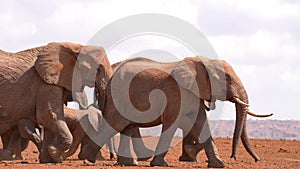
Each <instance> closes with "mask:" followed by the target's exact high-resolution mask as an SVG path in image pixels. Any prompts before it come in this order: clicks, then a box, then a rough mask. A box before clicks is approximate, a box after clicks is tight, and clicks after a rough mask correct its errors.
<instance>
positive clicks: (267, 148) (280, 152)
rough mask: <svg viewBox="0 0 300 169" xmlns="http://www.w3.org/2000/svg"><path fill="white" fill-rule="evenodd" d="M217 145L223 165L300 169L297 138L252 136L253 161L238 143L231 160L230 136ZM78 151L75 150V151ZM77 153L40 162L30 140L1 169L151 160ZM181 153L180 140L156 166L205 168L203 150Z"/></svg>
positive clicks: (82, 167)
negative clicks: (189, 157) (87, 157)
mask: <svg viewBox="0 0 300 169" xmlns="http://www.w3.org/2000/svg"><path fill="white" fill-rule="evenodd" d="M215 142H216V145H217V147H218V150H219V154H220V156H221V158H222V159H223V160H224V161H225V163H226V168H247V169H248V168H249V169H250V168H251V169H253V168H257V169H262V168H272V169H276V168H280V169H282V168H288V169H296V168H300V141H294V140H263V139H251V140H250V142H251V144H252V145H253V148H254V149H255V151H256V153H257V154H258V155H259V156H260V158H261V161H260V162H258V163H255V162H254V160H253V159H252V158H251V157H250V155H248V153H247V152H246V150H245V149H244V148H243V147H242V145H240V147H239V149H238V152H237V158H238V159H237V160H236V161H235V160H233V159H230V158H229V156H230V154H231V142H232V139H230V138H217V139H215ZM77 153H78V152H77ZM77 153H76V154H75V155H73V156H72V157H70V158H69V159H68V160H67V161H64V162H63V163H61V164H39V163H38V160H37V159H38V153H37V149H36V148H35V147H34V145H33V144H31V143H30V145H29V147H28V149H26V150H25V151H24V152H23V153H22V155H23V157H24V158H25V159H24V160H22V161H1V162H0V168H6V169H8V168H24V169H34V168H39V169H40V168H41V169H46V168H51V169H71V168H78V169H90V168H92V169H96V168H97V169H102V168H109V169H118V168H123V169H127V168H128V169H129V168H135V169H137V168H145V169H146V168H147V169H149V168H150V166H149V164H150V160H151V159H150V160H148V161H146V162H139V165H138V166H137V167H120V166H115V163H116V161H112V160H104V161H97V162H96V163H95V164H86V163H84V161H80V160H77V159H76V157H77ZM102 154H103V155H104V157H105V158H106V159H108V152H106V151H103V150H102ZM180 155H181V143H178V144H177V145H176V146H174V147H172V148H171V149H170V151H169V153H168V155H167V157H166V160H167V162H168V163H169V165H170V166H171V167H159V168H160V169H164V168H207V163H206V162H205V161H206V156H205V154H204V152H203V151H202V152H200V153H199V155H198V162H197V163H190V162H179V161H178V157H179V156H180Z"/></svg>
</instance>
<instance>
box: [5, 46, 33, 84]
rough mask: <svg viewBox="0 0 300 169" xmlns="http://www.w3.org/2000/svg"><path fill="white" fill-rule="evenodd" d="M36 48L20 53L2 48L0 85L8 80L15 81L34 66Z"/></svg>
mask: <svg viewBox="0 0 300 169" xmlns="http://www.w3.org/2000/svg"><path fill="white" fill-rule="evenodd" d="M37 51H38V50H37V49H36V48H34V49H29V50H25V51H22V52H18V53H9V52H5V51H3V50H0V85H1V84H3V83H6V82H9V83H15V82H17V81H18V80H19V79H20V77H21V76H22V75H23V74H24V73H25V72H26V71H28V70H29V69H30V68H31V67H33V65H34V63H35V61H36V59H37V56H36V55H35V52H37Z"/></svg>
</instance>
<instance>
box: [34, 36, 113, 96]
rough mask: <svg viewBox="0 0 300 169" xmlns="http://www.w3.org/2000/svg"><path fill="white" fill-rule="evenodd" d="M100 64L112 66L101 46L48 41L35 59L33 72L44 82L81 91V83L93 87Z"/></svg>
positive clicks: (106, 67) (101, 65) (106, 68)
mask: <svg viewBox="0 0 300 169" xmlns="http://www.w3.org/2000/svg"><path fill="white" fill-rule="evenodd" d="M100 67H103V68H105V69H101V70H103V71H109V70H110V69H111V68H110V64H109V61H108V58H107V57H106V54H105V50H104V49H103V48H102V47H99V46H82V45H80V44H74V43H68V42H63V43H56V42H53V43H49V44H48V45H47V46H45V47H44V48H41V50H40V52H39V56H38V59H37V60H36V62H35V69H36V71H37V72H38V74H39V75H40V77H41V78H42V79H43V80H44V81H45V82H46V83H48V84H55V85H58V86H61V87H63V88H65V89H67V90H68V91H81V90H83V86H89V87H94V86H95V77H96V74H97V72H99V71H100ZM99 73H100V72H99ZM101 73H103V74H105V72H101ZM72 82H73V83H72Z"/></svg>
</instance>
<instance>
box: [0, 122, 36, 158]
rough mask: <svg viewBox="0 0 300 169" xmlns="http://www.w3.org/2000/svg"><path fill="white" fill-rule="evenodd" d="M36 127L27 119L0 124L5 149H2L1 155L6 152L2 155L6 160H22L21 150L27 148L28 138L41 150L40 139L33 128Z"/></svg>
mask: <svg viewBox="0 0 300 169" xmlns="http://www.w3.org/2000/svg"><path fill="white" fill-rule="evenodd" d="M37 127H38V126H37V125H36V124H35V123H34V122H32V121H30V120H27V119H21V120H19V121H18V122H16V123H15V122H14V123H5V124H1V125H0V128H1V139H2V144H3V149H4V150H6V151H4V150H3V151H2V155H3V154H4V153H6V154H7V155H3V156H5V159H6V160H13V159H14V160H22V159H23V157H22V155H21V152H22V151H24V150H25V149H26V148H27V146H28V143H29V140H31V141H32V142H33V143H34V144H35V145H36V147H37V149H38V150H39V151H40V150H41V147H42V140H41V138H40V136H39V135H38V133H37V132H36V130H35V129H36V128H37ZM8 152H9V153H8Z"/></svg>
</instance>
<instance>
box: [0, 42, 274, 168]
mask: <svg viewBox="0 0 300 169" xmlns="http://www.w3.org/2000/svg"><path fill="white" fill-rule="evenodd" d="M85 86H88V87H92V88H94V97H95V103H94V104H92V105H88V104H87V97H86V95H85V93H84V87H85ZM216 100H220V101H230V102H232V103H234V104H235V107H236V125H235V130H234V135H233V144H232V154H231V157H232V158H236V151H237V146H238V143H239V140H240V139H241V140H242V143H243V145H244V147H245V149H246V151H247V152H248V153H249V154H250V155H251V156H252V157H253V158H254V160H255V161H259V160H260V158H259V157H258V156H257V155H256V153H255V152H254V150H253V149H252V147H251V145H250V143H249V140H248V135H247V128H246V118H247V114H249V115H251V116H255V117H268V116H271V115H272V114H267V115H257V114H254V113H252V112H250V110H249V100H248V96H247V92H246V89H245V88H244V86H243V84H242V82H241V80H240V78H239V77H238V76H237V75H236V73H235V72H234V70H233V68H232V67H231V66H230V65H229V64H228V63H227V62H225V61H223V60H212V59H208V58H205V57H200V56H195V57H187V58H184V59H183V60H181V61H178V62H169V63H166V62H157V61H153V60H150V59H146V58H133V59H128V60H124V61H121V62H118V63H115V64H113V65H111V64H110V63H109V60H108V57H107V55H106V53H105V50H104V49H103V48H102V47H100V46H83V45H80V44H75V43H69V42H52V43H49V44H47V45H45V46H40V47H36V48H32V49H28V50H24V51H21V52H16V53H10V52H5V51H2V50H0V134H1V138H2V144H3V149H2V150H0V160H1V159H2V160H9V159H21V158H22V156H21V152H22V151H23V150H24V149H25V148H26V147H27V145H28V141H29V140H31V141H32V142H33V143H34V144H35V145H36V146H37V148H38V150H39V162H40V163H57V162H62V161H63V160H65V159H66V158H67V157H68V156H70V155H72V154H74V153H75V151H76V150H77V148H78V147H79V145H80V144H81V146H80V147H81V150H80V153H79V155H78V158H79V159H81V160H88V161H90V162H95V161H96V157H97V154H98V153H99V149H100V148H101V147H102V146H103V145H104V144H105V143H110V144H109V145H110V146H109V147H110V152H111V158H117V161H118V163H119V164H121V165H137V161H136V159H134V158H133V157H132V156H131V152H130V150H129V148H128V147H129V146H130V139H131V140H132V142H133V150H134V151H135V153H136V154H137V157H138V160H148V159H149V158H152V157H153V158H152V160H151V162H150V165H151V166H168V164H167V162H166V161H165V160H164V158H165V156H166V154H167V152H168V149H169V147H170V144H171V141H172V138H173V136H174V134H175V131H176V129H177V128H180V129H182V131H183V136H184V138H183V143H182V155H181V157H180V158H179V160H180V161H196V156H197V154H198V152H199V151H201V150H202V149H204V150H205V154H206V156H207V158H208V166H209V167H219V168H221V167H224V166H225V164H224V162H223V161H222V159H221V158H220V157H219V156H218V151H217V147H216V146H215V144H214V141H213V138H212V137H211V132H210V129H209V126H208V123H207V115H206V111H209V110H211V109H214V108H215V102H216ZM69 101H76V102H78V104H79V107H80V109H82V110H74V109H70V108H67V107H66V106H65V105H66V104H67V102H69ZM157 125H162V131H161V136H160V138H159V141H158V144H157V147H156V149H155V151H152V150H150V149H148V148H147V147H146V146H145V145H144V143H143V141H142V139H141V135H140V133H139V128H141V127H142V128H144V127H153V126H157ZM41 127H42V129H43V130H42V131H43V132H42V133H43V134H42V136H41V135H40V134H39V133H40V132H39V131H40V130H39V129H40V128H41ZM117 133H121V135H120V136H121V137H120V145H119V149H118V153H117V154H118V155H117V156H116V154H115V150H114V146H113V145H114V143H113V139H112V138H113V136H114V135H116V134H117Z"/></svg>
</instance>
